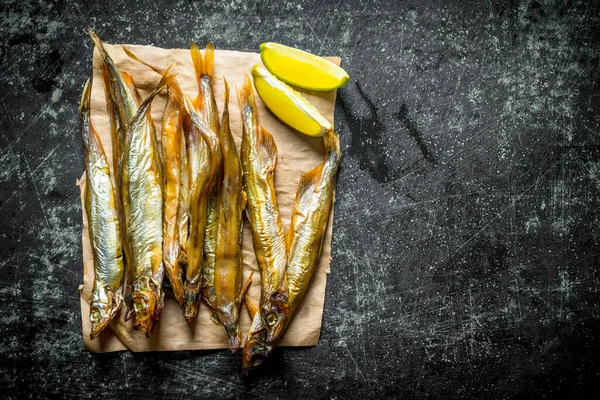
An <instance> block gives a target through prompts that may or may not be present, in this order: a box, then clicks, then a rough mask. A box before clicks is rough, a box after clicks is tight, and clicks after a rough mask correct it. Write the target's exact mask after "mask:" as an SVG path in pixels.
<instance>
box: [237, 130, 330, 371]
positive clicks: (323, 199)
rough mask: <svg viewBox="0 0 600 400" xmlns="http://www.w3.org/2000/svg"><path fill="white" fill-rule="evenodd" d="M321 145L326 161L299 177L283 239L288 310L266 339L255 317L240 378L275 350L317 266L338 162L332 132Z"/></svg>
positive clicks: (259, 322)
mask: <svg viewBox="0 0 600 400" xmlns="http://www.w3.org/2000/svg"><path fill="white" fill-rule="evenodd" d="M323 141H324V143H325V149H326V153H327V154H326V157H325V161H324V162H323V163H321V164H319V165H318V166H317V167H316V168H314V169H312V170H310V171H308V172H305V173H304V174H302V177H301V178H300V183H299V185H298V190H297V193H296V199H295V201H294V210H293V213H292V220H291V222H290V228H289V230H288V234H287V237H286V244H287V248H288V259H287V281H288V285H289V292H288V293H289V298H288V301H289V309H288V310H287V312H286V315H285V318H284V321H283V329H282V330H281V331H279V332H278V335H277V336H274V337H269V336H268V335H267V334H266V331H265V330H264V324H261V321H260V318H258V316H257V315H255V317H254V319H253V322H252V328H251V330H252V329H254V330H256V332H257V334H256V336H255V340H254V341H253V342H252V343H251V344H250V345H249V346H245V347H244V354H243V361H242V368H243V370H242V374H247V373H248V371H249V370H250V369H251V368H252V367H255V366H257V365H259V364H260V363H261V362H262V361H263V360H264V359H265V358H266V357H267V356H268V355H269V354H270V353H271V352H272V351H273V349H274V348H275V347H276V345H277V343H278V341H279V340H280V339H281V337H282V336H283V333H284V332H285V328H287V326H288V325H289V322H290V321H291V319H292V316H293V314H294V311H295V310H296V308H297V306H298V304H299V303H300V301H301V299H302V296H303V295H304V293H305V292H306V289H307V288H308V284H309V282H310V279H311V277H312V275H313V273H314V271H315V270H316V267H317V265H318V261H319V258H320V255H321V250H322V247H323V240H324V238H325V233H326V232H327V226H328V222H329V217H330V214H331V208H332V207H333V198H334V192H335V184H336V180H337V172H338V168H339V165H340V162H341V151H340V146H339V137H338V135H337V134H336V133H335V132H334V131H333V130H331V131H329V132H328V134H327V135H325V136H324V137H323ZM257 314H258V313H257Z"/></svg>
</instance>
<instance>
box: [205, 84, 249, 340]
mask: <svg viewBox="0 0 600 400" xmlns="http://www.w3.org/2000/svg"><path fill="white" fill-rule="evenodd" d="M224 84H225V103H224V106H223V117H222V120H221V138H220V139H221V140H220V144H221V153H222V160H223V165H222V174H221V176H222V180H221V185H217V187H220V192H217V193H218V196H216V202H217V204H216V208H215V216H216V240H215V255H214V259H215V261H214V266H213V268H212V271H211V272H212V273H211V274H210V278H211V280H208V279H207V280H206V282H205V288H204V298H205V299H206V301H207V302H208V303H209V305H210V306H211V307H212V308H213V320H214V321H215V322H217V323H218V324H220V325H223V327H224V328H225V330H226V331H227V334H228V336H229V349H230V350H231V351H237V350H238V348H239V346H240V332H239V311H240V306H241V304H242V301H243V298H244V295H245V292H246V290H247V289H248V287H249V285H250V282H251V277H250V279H248V280H247V282H246V284H245V285H244V286H243V287H242V277H243V263H242V229H243V213H244V209H245V207H246V192H245V191H244V188H243V173H242V166H241V162H240V158H239V155H238V153H237V150H236V148H235V141H234V140H233V136H232V134H231V129H230V126H229V85H228V84H227V81H226V80H224ZM207 264H208V263H207ZM205 269H208V270H210V269H209V266H208V265H205Z"/></svg>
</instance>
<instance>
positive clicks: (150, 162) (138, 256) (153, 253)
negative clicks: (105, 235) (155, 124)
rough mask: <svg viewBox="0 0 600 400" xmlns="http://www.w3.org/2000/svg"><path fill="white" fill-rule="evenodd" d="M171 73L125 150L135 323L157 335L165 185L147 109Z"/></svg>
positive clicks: (142, 110) (138, 118)
mask: <svg viewBox="0 0 600 400" xmlns="http://www.w3.org/2000/svg"><path fill="white" fill-rule="evenodd" d="M166 74H168V69H167V71H165V75H164V76H163V78H162V79H161V81H160V82H159V84H158V85H157V87H156V89H154V90H153V91H152V93H150V95H149V96H148V97H147V98H146V99H145V100H144V102H143V103H142V104H141V105H140V107H139V109H138V111H137V113H136V115H135V117H134V118H133V121H132V122H131V124H130V125H129V127H128V129H127V133H126V135H125V137H126V139H127V142H126V143H125V148H124V154H123V171H122V179H123V195H124V196H125V197H126V198H127V199H128V203H129V215H127V216H126V220H128V221H129V224H128V226H127V233H128V235H129V239H130V243H131V254H132V266H133V310H134V324H133V327H134V328H135V329H137V330H140V331H142V332H144V333H145V334H146V336H147V337H150V335H152V332H153V330H154V327H155V324H156V322H157V321H158V320H159V318H160V313H161V311H162V308H163V296H164V294H163V291H162V283H163V274H164V268H163V261H162V203H163V200H162V189H161V180H160V175H159V173H158V165H157V162H156V160H157V157H156V152H157V148H156V146H155V145H154V141H153V138H152V136H151V135H152V129H151V128H150V121H149V120H148V117H147V115H148V114H147V113H148V109H149V107H150V103H151V102H152V100H153V99H154V97H155V96H156V95H157V94H158V92H159V91H160V90H162V89H163V88H164V87H165V86H166V85H167V84H168V83H169V80H170V79H172V78H173V75H166Z"/></svg>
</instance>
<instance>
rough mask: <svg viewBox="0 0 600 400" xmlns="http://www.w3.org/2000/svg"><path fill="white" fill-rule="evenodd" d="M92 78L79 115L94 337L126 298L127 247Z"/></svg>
mask: <svg viewBox="0 0 600 400" xmlns="http://www.w3.org/2000/svg"><path fill="white" fill-rule="evenodd" d="M90 98H91V85H90V81H89V79H88V81H87V82H86V84H85V88H84V90H83V95H82V97H81V104H80V106H79V115H80V117H81V121H82V125H83V129H82V138H83V149H84V157H85V170H86V188H85V208H86V212H87V217H88V231H89V235H90V241H91V243H92V253H93V256H94V286H93V288H92V296H91V300H90V322H91V324H92V329H91V332H90V338H91V339H92V340H93V339H94V338H96V336H98V334H99V333H100V332H101V331H102V330H103V329H104V328H106V326H107V325H108V324H109V323H110V321H111V320H112V319H113V318H114V316H115V315H117V313H118V311H119V309H120V308H121V304H122V302H123V279H124V272H125V267H124V264H123V247H122V243H121V227H120V225H119V217H118V214H117V199H116V197H115V191H114V189H113V184H112V181H111V179H110V168H109V164H108V160H107V159H106V155H105V153H104V148H103V147H102V143H101V141H100V137H99V136H98V133H97V132H96V130H95V129H94V127H93V126H92V124H91V121H90Z"/></svg>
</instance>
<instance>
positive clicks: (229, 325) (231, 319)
mask: <svg viewBox="0 0 600 400" xmlns="http://www.w3.org/2000/svg"><path fill="white" fill-rule="evenodd" d="M237 311H238V310H237V309H236V308H235V307H232V308H230V309H229V310H227V312H225V313H218V314H219V315H218V317H217V319H218V323H219V324H220V325H223V328H225V331H226V332H227V336H228V337H229V350H231V352H232V353H235V352H236V351H238V349H239V348H240V325H239V322H238V320H239V313H238V312H237Z"/></svg>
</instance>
